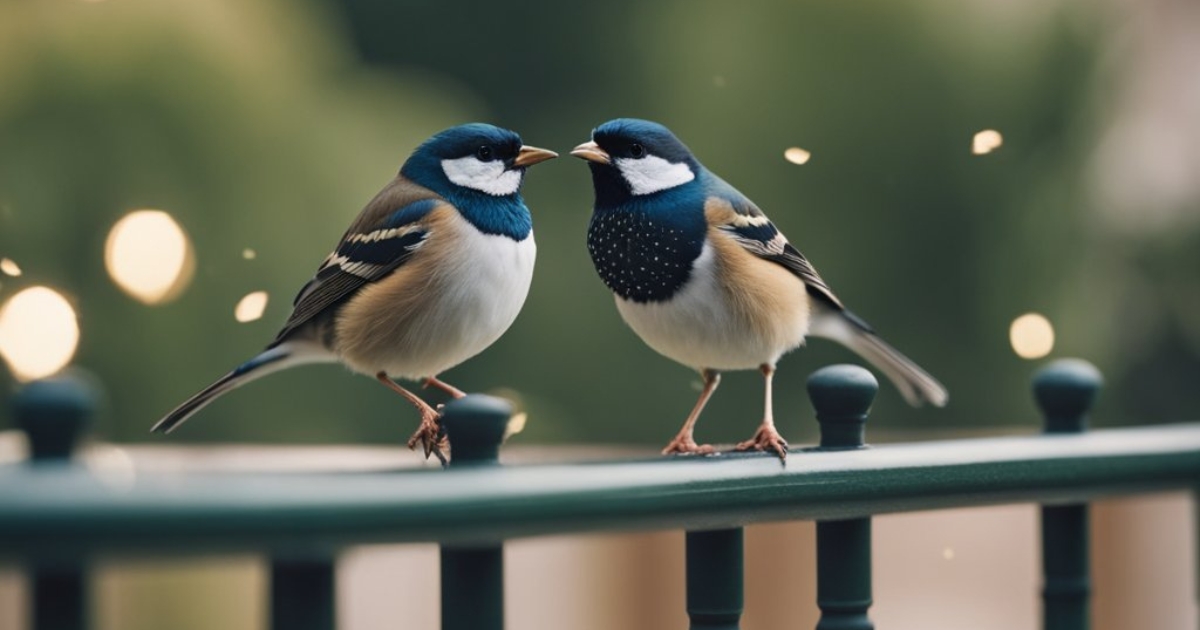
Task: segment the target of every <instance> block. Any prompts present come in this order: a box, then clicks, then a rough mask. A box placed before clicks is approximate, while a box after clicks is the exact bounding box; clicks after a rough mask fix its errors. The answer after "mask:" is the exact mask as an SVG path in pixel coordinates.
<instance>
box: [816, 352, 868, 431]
mask: <svg viewBox="0 0 1200 630" xmlns="http://www.w3.org/2000/svg"><path fill="white" fill-rule="evenodd" d="M878 391H879V381H877V380H875V375H874V374H871V372H869V371H868V370H867V369H865V368H863V367H860V366H857V365H850V364H839V365H830V366H827V367H823V368H821V369H819V370H817V371H816V372H813V373H812V376H809V377H808V397H809V399H810V400H812V405H813V408H814V409H816V411H817V421H818V422H820V423H821V448H824V449H845V448H861V447H862V446H863V444H864V433H865V431H866V424H867V412H868V411H869V410H870V409H871V403H872V402H874V400H875V394H876V392H878Z"/></svg>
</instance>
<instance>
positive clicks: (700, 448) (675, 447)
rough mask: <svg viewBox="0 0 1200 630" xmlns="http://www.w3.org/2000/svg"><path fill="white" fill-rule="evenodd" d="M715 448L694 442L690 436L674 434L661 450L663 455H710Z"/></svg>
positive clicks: (715, 450) (714, 451)
mask: <svg viewBox="0 0 1200 630" xmlns="http://www.w3.org/2000/svg"><path fill="white" fill-rule="evenodd" d="M716 452H717V449H715V448H713V447H712V445H711V444H696V440H694V439H692V437H691V436H681V435H677V436H675V439H673V440H671V441H670V442H669V443H668V444H667V445H666V446H665V447H664V448H663V450H662V454H663V455H712V454H713V453H716Z"/></svg>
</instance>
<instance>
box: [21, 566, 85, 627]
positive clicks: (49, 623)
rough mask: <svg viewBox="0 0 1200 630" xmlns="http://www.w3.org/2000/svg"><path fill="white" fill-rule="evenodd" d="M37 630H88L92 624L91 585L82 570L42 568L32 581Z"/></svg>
mask: <svg viewBox="0 0 1200 630" xmlns="http://www.w3.org/2000/svg"><path fill="white" fill-rule="evenodd" d="M29 586H30V593H29V594H30V599H31V600H32V602H31V603H32V605H31V606H30V614H31V616H32V619H31V621H32V622H33V623H32V627H33V628H34V630H84V629H85V628H88V627H90V624H88V601H89V599H90V598H89V597H88V592H87V591H88V586H87V580H86V579H85V578H84V573H83V571H81V570H80V569H79V568H78V567H70V566H68V567H39V568H37V569H35V570H34V571H33V574H32V576H31V580H30V585H29Z"/></svg>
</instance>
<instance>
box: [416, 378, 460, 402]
mask: <svg viewBox="0 0 1200 630" xmlns="http://www.w3.org/2000/svg"><path fill="white" fill-rule="evenodd" d="M421 387H423V388H429V387H432V388H434V389H438V390H441V391H443V392H446V393H447V394H449V395H450V397H451V398H462V397H464V396H466V395H467V393H466V392H464V391H463V390H461V389H459V388H457V387H455V386H453V385H451V384H450V383H447V382H446V381H443V380H441V379H439V378H438V377H437V375H436V374H435V375H433V376H430V377H429V378H427V379H425V382H424V383H422V384H421Z"/></svg>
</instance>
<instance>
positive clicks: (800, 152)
mask: <svg viewBox="0 0 1200 630" xmlns="http://www.w3.org/2000/svg"><path fill="white" fill-rule="evenodd" d="M811 157H812V153H809V152H808V151H805V150H804V149H801V148H800V147H791V148H789V149H788V150H786V151H784V152H783V159H785V160H787V161H789V162H791V163H792V164H807V163H808V160H809V158H811Z"/></svg>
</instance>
